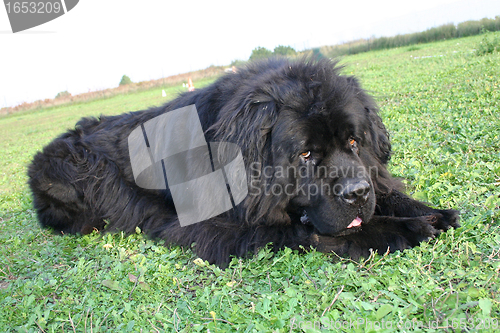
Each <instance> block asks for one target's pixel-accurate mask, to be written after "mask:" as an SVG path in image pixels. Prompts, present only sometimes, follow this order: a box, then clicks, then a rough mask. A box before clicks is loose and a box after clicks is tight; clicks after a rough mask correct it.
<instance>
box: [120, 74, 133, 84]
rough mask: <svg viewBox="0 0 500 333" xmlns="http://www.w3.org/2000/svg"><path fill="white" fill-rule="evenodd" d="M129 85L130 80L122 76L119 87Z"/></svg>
mask: <svg viewBox="0 0 500 333" xmlns="http://www.w3.org/2000/svg"><path fill="white" fill-rule="evenodd" d="M131 83H132V80H131V79H130V78H129V77H128V76H127V75H123V76H122V79H121V81H120V86H124V85H126V84H131Z"/></svg>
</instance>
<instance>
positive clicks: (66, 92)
mask: <svg viewBox="0 0 500 333" xmlns="http://www.w3.org/2000/svg"><path fill="white" fill-rule="evenodd" d="M65 97H71V94H70V93H69V92H68V91H67V90H65V91H61V92H60V93H57V95H56V98H65Z"/></svg>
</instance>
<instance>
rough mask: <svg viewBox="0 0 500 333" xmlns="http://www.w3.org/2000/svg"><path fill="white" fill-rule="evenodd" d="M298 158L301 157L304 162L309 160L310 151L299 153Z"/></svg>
mask: <svg viewBox="0 0 500 333" xmlns="http://www.w3.org/2000/svg"><path fill="white" fill-rule="evenodd" d="M300 157H302V158H303V159H304V161H307V160H308V159H310V158H311V151H310V150H308V151H305V152H303V153H301V154H300Z"/></svg>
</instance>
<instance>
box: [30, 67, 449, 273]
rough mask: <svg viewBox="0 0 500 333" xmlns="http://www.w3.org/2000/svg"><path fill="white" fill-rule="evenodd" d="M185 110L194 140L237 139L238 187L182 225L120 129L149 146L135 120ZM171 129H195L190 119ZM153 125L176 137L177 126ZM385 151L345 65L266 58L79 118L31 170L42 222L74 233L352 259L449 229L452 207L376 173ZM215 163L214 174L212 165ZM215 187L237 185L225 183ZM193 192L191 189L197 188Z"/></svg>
mask: <svg viewBox="0 0 500 333" xmlns="http://www.w3.org/2000/svg"><path fill="white" fill-rule="evenodd" d="M187 106H194V107H195V110H197V113H198V117H199V122H198V127H199V128H200V129H199V132H200V133H202V135H201V136H202V137H204V138H203V140H204V141H206V142H228V143H232V145H233V146H237V147H238V148H239V151H238V152H237V153H238V156H240V157H242V159H241V160H240V162H241V165H243V166H244V171H245V173H244V174H245V176H244V179H245V182H244V183H245V184H243V185H246V186H245V188H247V189H248V191H247V192H246V191H244V194H245V195H244V196H242V197H241V196H240V197H241V198H240V199H239V200H235V194H236V193H232V195H233V197H231V206H230V209H229V210H227V211H223V212H221V213H219V214H217V215H213V214H212V215H213V216H211V217H209V218H207V219H205V220H203V221H197V223H191V224H189V225H185V226H182V225H181V224H182V221H181V219H180V214H179V206H178V205H177V204H176V202H174V201H175V196H174V191H173V190H172V187H173V186H169V183H170V178H169V176H167V175H165V181H164V182H163V184H162V185H161V186H158V187H156V188H155V186H150V187H148V186H140V185H138V183H137V177H136V176H137V175H135V170H134V165H133V164H134V163H135V164H136V166H135V167H136V168H137V164H141V162H142V159H143V158H141V157H140V156H139V157H138V158H139V160H138V161H137V157H134V158H135V159H136V162H134V161H133V159H132V156H131V151H132V150H133V149H132V148H133V147H131V145H135V143H133V142H132V141H131V140H130V137H132V136H133V135H132V134H133V133H136V134H137V133H142V132H143V134H144V140H145V141H146V144H145V146H144V149H145V150H144V151H146V149H152V147H151V146H150V144H149V143H148V142H147V136H146V131H145V124H148V122H149V124H151V123H155V122H157V120H155V119H159V117H161V116H164V115H170V114H173V113H172V112H174V111H175V110H178V109H181V108H184V107H187ZM195 114H196V113H195ZM177 118H179V117H177ZM158 121H159V120H158ZM200 123H201V127H200V126H199V124H200ZM180 126H181V125H180ZM182 126H184V127H186V126H194V127H193V128H195V127H196V122H193V123H192V124H191V125H189V124H183V125H182ZM170 128H176V126H170ZM141 129H142V131H141ZM138 131H139V132H138ZM172 133H173V132H172ZM163 134H166V137H170V138H171V140H174V141H175V137H177V136H178V135H177V134H175V133H173V134H172V135H170V136H169V135H168V134H169V133H163ZM139 136H140V134H139ZM188 139H189V138H188ZM141 140H142V139H141ZM177 141H178V142H177V143H175V144H180V145H182V144H183V142H184V141H183V140H177ZM164 143H165V144H166V145H168V144H169V143H168V142H164ZM170 146H172V145H170ZM149 151H150V150H149ZM134 154H135V153H134ZM212 155H214V154H212ZM390 155H391V144H390V142H389V136H388V133H387V130H386V128H385V127H384V125H383V123H382V121H381V119H380V117H379V115H378V108H377V105H376V104H375V102H374V101H373V100H372V98H371V97H370V96H369V95H368V94H367V93H366V92H365V91H364V90H363V89H362V88H361V87H360V84H359V83H358V81H357V80H356V78H354V77H352V76H348V75H342V74H341V68H340V67H339V66H337V65H336V64H335V62H332V61H330V60H312V59H302V60H298V61H292V60H286V59H271V60H266V61H262V62H257V63H251V64H249V65H248V66H247V67H245V68H241V69H239V70H238V71H237V72H236V73H230V74H227V75H225V76H222V77H221V78H219V79H218V80H216V81H215V82H214V83H213V84H211V85H209V86H207V87H205V88H202V89H198V90H195V91H192V92H186V93H183V94H181V95H180V96H179V97H178V98H176V99H174V100H173V101H171V102H168V103H167V104H165V105H163V106H161V107H156V108H151V109H148V110H145V111H137V112H131V113H126V114H122V115H119V116H110V117H108V116H101V117H99V118H83V119H81V120H80V121H79V122H78V123H77V124H76V127H75V129H73V130H70V131H68V132H66V133H64V134H62V135H61V136H59V137H58V138H57V139H55V140H54V141H53V142H52V143H50V144H49V145H48V146H46V147H45V148H44V149H43V151H42V152H39V153H38V154H37V155H36V156H35V157H34V160H33V162H32V164H31V165H30V166H29V171H28V174H29V186H30V187H31V190H32V192H33V199H34V207H35V208H36V211H37V214H38V219H39V221H40V223H41V225H42V226H44V227H50V228H52V229H53V230H55V231H57V232H61V233H80V234H87V233H90V232H92V230H104V231H106V232H110V231H118V230H122V231H125V232H126V233H131V232H134V231H135V230H136V228H137V227H138V228H140V229H141V230H142V231H143V232H145V233H146V234H147V235H149V236H150V237H152V238H154V239H160V240H163V241H164V242H165V243H168V244H178V245H181V246H191V245H193V244H194V249H195V251H196V253H197V255H198V256H199V257H201V258H202V259H205V260H208V261H209V262H210V263H215V264H217V265H221V266H224V265H227V263H228V262H229V261H230V260H231V256H245V255H247V254H249V253H253V252H255V251H256V250H258V249H259V248H261V247H264V246H266V245H267V244H269V243H271V244H272V247H273V249H274V250H278V249H280V248H283V247H289V248H292V249H298V250H300V249H302V248H305V249H308V248H310V247H314V248H316V249H318V250H319V251H322V252H332V251H333V252H335V253H337V254H338V255H340V256H342V255H344V256H349V257H351V258H359V257H360V256H368V255H369V254H370V249H373V250H374V251H378V252H379V253H385V252H386V251H388V250H389V251H391V252H394V251H397V250H404V249H408V248H411V247H414V246H416V245H418V244H419V243H420V242H422V241H426V240H428V239H429V238H433V237H435V236H436V235H438V234H439V233H440V232H441V231H443V230H447V229H448V228H450V227H455V228H456V227H459V224H458V212H457V211H455V210H440V209H434V208H431V207H429V206H427V205H426V204H424V203H421V202H419V201H415V200H413V199H411V198H410V197H408V196H406V195H405V194H403V193H402V191H401V185H400V183H399V182H398V181H396V180H395V179H393V178H391V176H390V174H389V172H388V171H387V169H386V166H387V163H388V161H389V158H390ZM144 156H146V157H147V156H148V155H144ZM144 156H143V157H144ZM211 158H215V157H214V156H211ZM145 159H146V160H147V158H145ZM169 159H170V161H172V158H171V157H169ZM174 159H176V158H175V156H174ZM201 160H204V159H203V158H202V157H200V158H198V159H196V158H195V159H192V160H191V162H190V163H197V162H195V161H201ZM160 162H161V163H160ZM160 162H158V163H159V164H158V163H157V164H158V165H160V169H159V170H160V173H161V170H163V173H165V164H166V163H164V162H165V161H164V160H162V161H160ZM215 164H217V163H215V162H214V161H212V162H211V164H210V165H211V167H212V170H215V169H217V168H221V167H220V166H218V165H215ZM190 167H194V168H195V169H196V166H192V165H188V166H186V168H190ZM240 175H241V174H240ZM227 178H228V177H227V175H226V178H225V179H226V183H227ZM151 179H153V181H154V177H153V178H151ZM151 179H150V181H151ZM162 179H163V178H162ZM165 182H166V183H167V184H165ZM170 185H172V184H170ZM240 185H241V184H240ZM176 186H177V185H176ZM181 187H182V184H181ZM188 187H189V186H186V190H187V188H188ZM224 188H225V189H226V190H227V192H229V193H230V195H231V191H233V192H236V191H235V190H234V188H231V186H229V184H227V186H225V187H224ZM190 190H191V193H192V194H194V195H195V196H196V192H198V191H200V192H201V191H204V192H207V189H206V188H204V189H201V188H196V187H195V188H194V191H193V188H191V189H190ZM208 190H209V192H210V189H208ZM227 192H226V193H227ZM240 192H241V191H240ZM221 193H222V192H220V191H216V190H215V189H214V191H213V193H212V195H207V194H206V193H205V194H204V195H202V196H200V198H203V200H208V199H212V198H214V199H215V202H217V200H218V198H219V197H220V196H221V195H222V194H221ZM193 200H194V199H193ZM203 200H202V201H203ZM203 203H204V202H199V204H201V205H203ZM191 204H192V203H191ZM208 205H209V206H211V205H212V204H211V203H209V204H208ZM182 209H183V210H185V207H183V208H182Z"/></svg>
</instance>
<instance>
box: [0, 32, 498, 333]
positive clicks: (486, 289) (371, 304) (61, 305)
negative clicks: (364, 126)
mask: <svg viewBox="0 0 500 333" xmlns="http://www.w3.org/2000/svg"><path fill="white" fill-rule="evenodd" d="M481 38H482V37H481V36H477V37H469V38H464V39H454V40H451V41H445V42H439V43H432V44H421V45H419V46H418V48H408V47H404V48H399V49H392V50H387V51H377V52H370V53H364V54H359V55H355V56H350V57H346V58H344V59H343V60H342V62H343V63H344V64H347V67H346V69H345V73H348V74H350V73H352V74H355V75H357V76H358V77H359V78H360V79H361V81H362V83H363V85H364V87H365V88H366V89H369V90H370V91H372V93H373V94H374V95H375V96H376V98H377V100H378V101H379V103H380V106H381V109H382V117H383V119H384V122H385V124H386V126H387V127H388V129H389V131H390V133H391V136H392V141H393V148H394V155H393V158H392V160H391V165H390V169H391V171H392V173H393V174H394V175H395V176H398V177H404V178H406V179H407V182H406V183H407V185H408V192H409V193H411V194H413V195H414V196H415V197H417V198H419V199H422V200H426V201H428V202H430V203H431V204H433V205H435V206H438V207H440V208H456V209H459V210H461V211H462V221H461V223H462V225H463V227H462V228H460V229H458V230H450V231H449V232H447V233H446V234H442V235H441V236H440V237H439V238H438V239H435V240H432V241H431V242H429V243H424V244H422V245H421V246H420V247H418V248H414V249H411V250H407V251H404V252H402V253H399V252H398V253H395V254H390V255H387V256H384V255H375V256H372V257H370V258H368V259H367V260H366V261H361V262H353V261H350V260H347V259H339V258H336V257H335V256H334V255H325V254H321V253H317V252H315V251H310V252H308V253H306V254H297V253H295V252H293V251H291V250H289V249H285V250H283V251H281V252H279V253H277V254H273V253H270V252H269V251H268V250H266V249H264V250H262V251H261V252H259V253H258V254H257V255H255V256H254V257H253V258H251V259H245V260H238V259H234V260H233V261H232V263H231V265H230V266H229V268H227V269H226V270H221V269H219V268H218V267H215V266H212V265H207V264H206V263H205V262H203V261H200V260H197V257H196V255H194V254H193V253H192V252H191V250H189V249H182V248H179V247H171V248H167V247H163V246H160V245H159V244H157V243H155V242H153V241H151V240H148V239H146V238H144V237H143V236H142V235H141V234H135V235H132V236H128V237H125V236H124V235H122V234H115V235H104V236H103V235H101V234H97V233H94V234H91V235H87V236H84V237H76V236H54V235H52V234H51V233H50V232H49V231H47V230H42V229H40V228H39V226H38V224H37V221H36V218H35V215H34V212H33V209H32V207H31V198H30V195H29V192H28V189H27V186H26V180H27V177H26V165H27V163H29V161H30V159H31V157H32V156H33V154H34V153H35V152H36V151H38V150H40V149H41V148H42V147H43V146H44V145H45V144H47V143H48V142H49V141H50V140H51V139H52V138H54V137H55V136H56V135H58V134H59V133H61V132H62V131H64V130H66V129H68V128H70V127H72V126H73V125H74V123H75V122H76V121H77V120H78V119H79V118H80V117H82V116H87V115H98V114H100V113H104V114H118V113H122V112H125V111H131V110H136V109H142V108H145V107H148V106H151V105H158V104H160V103H162V102H163V101H164V100H165V99H164V98H162V97H161V89H156V90H152V91H144V92H139V93H136V94H130V95H126V96H115V97H113V98H109V99H106V100H98V101H93V102H89V103H80V104H73V105H68V106H63V107H57V108H50V109H43V110H38V111H31V112H25V113H18V114H14V115H10V116H8V117H3V118H0V152H1V156H2V158H1V160H0V170H1V171H0V191H1V193H0V212H1V213H0V214H1V215H0V228H1V231H2V232H1V233H0V331H3V332H4V331H7V332H11V331H12V332H18V331H19V332H38V331H42V330H43V331H44V332H73V331H76V332H116V331H124V332H141V331H142V332H156V331H161V332H163V331H165V332H174V331H179V332H208V330H209V331H210V332H234V331H239V332H291V331H292V332H300V331H304V332H319V331H320V329H319V325H320V324H321V325H323V326H322V330H323V331H332V332H338V331H349V332H351V331H355V332H369V331H377V332H399V331H401V330H402V329H399V328H398V325H403V328H404V326H406V327H407V329H406V331H422V332H423V331H425V332H432V331H436V332H437V331H443V330H447V331H450V332H451V331H460V330H461V329H460V328H462V329H464V330H465V329H468V331H472V332H475V331H481V332H493V331H495V330H494V329H493V328H494V327H498V325H500V324H499V323H498V320H499V318H500V306H499V299H500V293H499V286H500V279H499V271H500V234H499V219H500V210H499V205H500V198H499V196H498V193H499V192H500V191H499V189H500V143H499V142H500V138H499V136H500V114H499V108H500V93H499V91H500V89H499V88H500V79H499V76H498V73H500V55H499V53H498V52H492V53H488V54H485V55H483V56H478V55H477V53H476V52H475V51H473V50H474V49H478V47H479V45H480V43H481ZM441 55H442V56H441ZM429 56H432V57H429ZM205 83H207V82H205ZM197 86H199V85H197ZM179 90H181V88H179V87H176V88H171V89H169V90H168V91H167V94H168V95H169V96H173V95H174V92H175V91H179ZM341 326H342V327H343V328H342V329H338V328H339V327H341ZM335 327H337V329H336V328H335ZM429 327H430V328H429ZM456 328H458V329H456ZM482 328H484V329H482ZM453 329H454V330H453Z"/></svg>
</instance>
